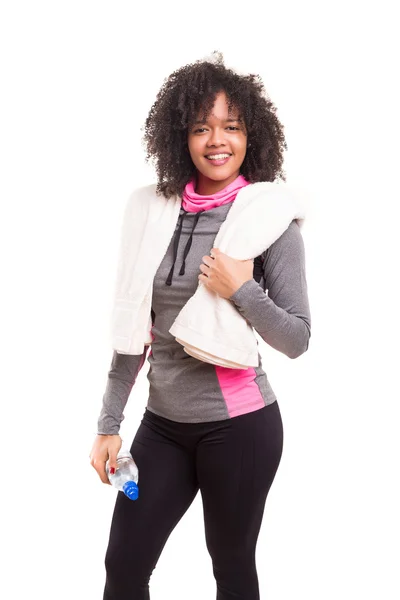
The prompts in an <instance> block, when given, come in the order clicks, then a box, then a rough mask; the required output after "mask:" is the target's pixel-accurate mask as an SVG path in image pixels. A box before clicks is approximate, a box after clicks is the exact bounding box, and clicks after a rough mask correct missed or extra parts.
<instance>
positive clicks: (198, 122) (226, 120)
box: [193, 118, 242, 125]
mask: <svg viewBox="0 0 400 600" xmlns="http://www.w3.org/2000/svg"><path fill="white" fill-rule="evenodd" d="M224 122H225V123H236V122H238V123H241V122H242V119H240V118H237V119H225V120H224ZM203 123H207V121H204V120H203V121H195V122H194V123H193V124H194V125H203Z"/></svg>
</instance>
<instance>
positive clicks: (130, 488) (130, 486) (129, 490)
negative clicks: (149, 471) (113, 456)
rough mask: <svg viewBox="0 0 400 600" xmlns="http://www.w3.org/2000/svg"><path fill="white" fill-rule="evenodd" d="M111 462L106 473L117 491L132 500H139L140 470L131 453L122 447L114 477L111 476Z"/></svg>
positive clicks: (107, 463) (107, 465) (107, 464)
mask: <svg viewBox="0 0 400 600" xmlns="http://www.w3.org/2000/svg"><path fill="white" fill-rule="evenodd" d="M109 462H110V461H109V460H108V461H107V462H106V473H107V477H108V479H109V481H110V483H111V485H112V486H113V487H115V488H117V490H120V491H121V492H124V494H125V496H127V497H128V498H129V499H130V500H137V499H138V497H139V488H138V485H137V484H138V481H139V469H138V468H137V465H136V463H135V461H134V460H133V458H132V455H131V453H130V452H129V450H127V449H126V448H124V447H121V449H120V451H119V452H118V454H117V468H116V470H115V473H114V475H111V474H110V465H109Z"/></svg>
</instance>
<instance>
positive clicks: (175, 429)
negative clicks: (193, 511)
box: [103, 402, 283, 600]
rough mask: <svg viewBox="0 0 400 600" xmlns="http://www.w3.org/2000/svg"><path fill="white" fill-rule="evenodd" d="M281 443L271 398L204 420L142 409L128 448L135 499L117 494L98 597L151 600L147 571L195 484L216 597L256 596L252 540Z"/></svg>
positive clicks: (243, 599)
mask: <svg viewBox="0 0 400 600" xmlns="http://www.w3.org/2000/svg"><path fill="white" fill-rule="evenodd" d="M282 446H283V428H282V420H281V414H280V410H279V407H278V403H277V402H273V403H272V404H270V405H268V406H265V407H264V408H261V409H260V410H257V411H255V412H252V413H247V414H245V415H240V416H238V417H234V418H232V419H227V420H224V421H214V422H209V423H177V422H175V421H170V420H169V419H165V418H163V417H159V416H157V415H155V414H154V413H151V412H150V411H148V410H146V412H145V414H144V417H143V420H142V422H141V424H140V426H139V429H138V431H137V433H136V436H135V439H134V440H133V443H132V447H131V454H132V456H133V458H134V460H135V462H136V463H137V465H138V468H139V499H138V500H135V501H133V500H129V499H128V498H126V496H125V495H124V494H123V492H118V494H117V499H116V503H115V508H114V514H113V518H112V523H111V531H110V539H109V544H108V548H107V553H106V557H105V566H106V574H107V577H106V584H105V590H104V596H103V600H149V598H150V595H149V580H150V576H151V573H152V571H153V569H154V567H155V566H156V563H157V560H158V558H159V556H160V554H161V552H162V549H163V547H164V545H165V543H166V541H167V539H168V537H169V535H170V534H171V532H172V530H173V529H174V527H175V526H176V524H177V523H178V522H179V520H180V519H181V518H182V516H183V515H184V514H185V512H186V511H187V509H188V508H189V506H190V505H191V503H192V502H193V500H194V498H195V496H196V494H197V492H198V490H199V489H200V492H201V496H202V500H203V510H204V522H205V534H206V542H207V548H208V551H209V553H210V555H211V558H212V564H213V572H214V576H215V579H216V583H217V600H233V599H234V600H258V599H259V597H260V595H259V588H258V577H257V571H256V564H255V551H256V543H257V538H258V534H259V530H260V526H261V521H262V517H263V512H264V507H265V501H266V498H267V494H268V491H269V489H270V486H271V484H272V482H273V479H274V477H275V473H276V471H277V468H278V466H279V462H280V459H281V455H282ZM188 597H189V598H190V597H191V595H190V590H188Z"/></svg>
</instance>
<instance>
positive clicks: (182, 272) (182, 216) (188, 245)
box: [165, 208, 202, 285]
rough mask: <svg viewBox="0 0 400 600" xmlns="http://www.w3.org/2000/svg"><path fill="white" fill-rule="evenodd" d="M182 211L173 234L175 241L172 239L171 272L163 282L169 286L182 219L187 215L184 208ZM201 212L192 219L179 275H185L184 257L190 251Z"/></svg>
mask: <svg viewBox="0 0 400 600" xmlns="http://www.w3.org/2000/svg"><path fill="white" fill-rule="evenodd" d="M182 210H183V213H182V214H181V215H180V216H179V227H178V230H177V232H176V234H175V239H174V259H173V262H172V267H171V270H170V272H169V274H168V277H167V279H166V281H165V283H166V285H171V284H172V276H173V274H174V268H175V262H176V257H177V254H178V246H179V239H180V237H181V232H182V225H183V218H184V216H185V214H187V212H188V211H186V210H185V209H184V208H183V209H182ZM201 212H202V211H199V212H198V213H197V214H196V216H195V218H194V222H193V227H192V231H191V233H190V236H189V239H188V241H187V244H186V246H185V249H184V251H183V262H182V266H181V270H180V271H179V275H184V274H185V264H186V257H187V255H188V254H189V250H190V248H191V245H192V238H193V232H194V230H195V228H196V225H197V223H198V220H199V218H200V215H201Z"/></svg>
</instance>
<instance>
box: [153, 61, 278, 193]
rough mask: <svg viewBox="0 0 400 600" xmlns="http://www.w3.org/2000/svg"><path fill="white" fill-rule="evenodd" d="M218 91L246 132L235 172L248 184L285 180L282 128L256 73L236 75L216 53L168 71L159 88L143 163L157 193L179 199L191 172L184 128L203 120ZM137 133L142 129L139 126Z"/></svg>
mask: <svg viewBox="0 0 400 600" xmlns="http://www.w3.org/2000/svg"><path fill="white" fill-rule="evenodd" d="M222 91H224V92H225V94H226V97H227V100H228V104H229V108H232V106H234V107H236V108H237V109H238V111H239V113H240V116H241V118H242V119H243V121H244V125H245V128H246V132H247V152H246V156H245V158H244V161H243V163H242V166H241V168H240V173H241V174H242V175H243V176H244V177H245V178H246V179H247V180H248V181H249V182H250V183H255V182H256V181H275V180H276V179H282V180H283V181H286V175H285V171H284V170H283V169H282V164H283V158H284V157H283V151H284V150H287V143H286V141H285V137H284V132H283V131H284V127H283V125H282V124H281V122H280V121H279V119H278V117H277V116H276V107H275V106H274V104H273V103H272V101H271V100H270V98H269V96H268V95H267V93H266V92H265V88H264V84H263V82H262V80H261V78H260V76H259V75H253V74H249V75H240V74H238V73H235V72H234V71H233V70H232V69H229V68H227V67H225V65H224V63H223V55H222V53H221V52H217V51H215V52H213V58H212V59H211V60H209V59H205V60H204V59H203V60H198V61H196V62H194V63H191V64H188V65H186V66H184V67H181V68H180V69H178V70H176V71H174V72H173V73H172V74H171V75H170V76H169V77H167V78H166V79H165V80H164V82H163V84H162V86H161V89H160V90H159V92H158V94H157V97H156V100H155V102H154V104H153V105H152V107H151V109H150V112H149V114H148V116H147V118H146V121H145V125H144V132H145V133H144V135H143V139H142V143H143V145H144V146H145V149H146V159H145V160H146V162H148V161H149V160H151V161H152V162H153V163H154V165H155V169H156V173H157V178H158V181H157V188H156V189H157V193H158V194H163V195H164V196H165V197H167V198H170V197H171V196H173V195H175V194H176V195H179V196H180V195H182V192H183V190H184V188H185V185H186V184H187V183H188V182H189V181H190V180H191V179H192V178H193V176H194V175H195V174H196V168H195V166H194V164H193V162H192V159H191V157H190V154H189V149H188V145H187V138H188V130H189V128H190V127H191V125H192V124H193V123H194V121H195V120H196V118H197V116H198V114H199V113H200V111H201V114H202V115H203V116H204V118H205V119H206V118H207V117H208V115H209V113H210V111H211V109H212V107H213V105H214V101H215V98H216V95H217V94H218V93H219V92H222ZM142 130H143V128H142Z"/></svg>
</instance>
